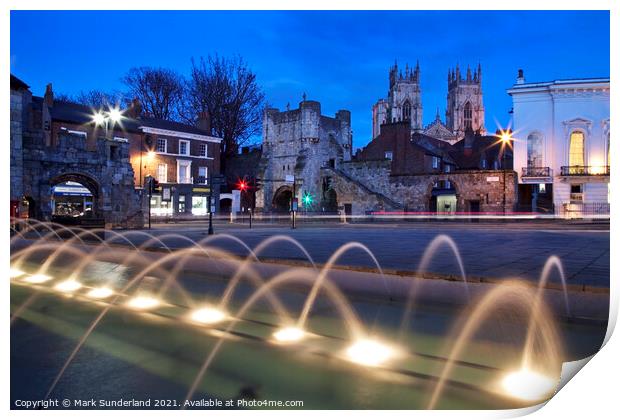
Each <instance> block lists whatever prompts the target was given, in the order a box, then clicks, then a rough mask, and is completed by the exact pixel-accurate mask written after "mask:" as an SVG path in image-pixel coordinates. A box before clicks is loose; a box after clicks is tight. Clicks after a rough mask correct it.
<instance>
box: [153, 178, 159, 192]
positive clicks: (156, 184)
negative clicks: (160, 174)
mask: <svg viewBox="0 0 620 420" xmlns="http://www.w3.org/2000/svg"><path fill="white" fill-rule="evenodd" d="M158 191H159V181H158V180H156V179H155V178H151V193H154V192H158Z"/></svg>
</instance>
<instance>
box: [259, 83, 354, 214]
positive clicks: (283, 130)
mask: <svg viewBox="0 0 620 420" xmlns="http://www.w3.org/2000/svg"><path fill="white" fill-rule="evenodd" d="M351 146H352V134H351V113H350V112H349V111H347V110H340V111H338V112H336V115H335V116H334V117H328V116H325V115H322V114H321V104H320V103H319V102H316V101H310V100H306V97H305V94H304V98H303V101H302V102H300V103H299V108H297V109H292V110H291V109H287V110H286V111H280V110H278V109H275V108H269V109H266V110H265V111H264V115H263V143H262V157H261V161H260V162H261V163H260V168H259V170H258V178H259V179H260V182H261V183H262V188H261V189H260V190H259V191H258V193H257V196H256V209H257V210H259V211H260V210H262V211H266V212H272V211H275V212H287V211H289V209H290V208H291V205H292V203H293V202H294V201H295V200H297V203H299V209H301V208H302V206H304V205H305V208H306V210H310V211H317V210H321V209H324V208H326V207H330V205H331V204H330V203H331V201H330V198H329V197H328V196H326V195H325V192H326V188H325V186H324V185H323V184H322V179H321V176H320V169H321V168H322V167H329V168H334V169H338V168H339V167H340V166H341V165H342V163H343V162H345V161H349V160H351ZM303 197H311V199H310V200H308V199H306V200H302V199H303Z"/></svg>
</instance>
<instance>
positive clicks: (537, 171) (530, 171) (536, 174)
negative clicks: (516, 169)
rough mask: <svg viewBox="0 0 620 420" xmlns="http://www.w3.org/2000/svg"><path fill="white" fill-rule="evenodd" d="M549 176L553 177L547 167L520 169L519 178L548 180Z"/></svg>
mask: <svg viewBox="0 0 620 420" xmlns="http://www.w3.org/2000/svg"><path fill="white" fill-rule="evenodd" d="M551 176H553V171H552V170H551V168H550V167H548V166H539V167H535V166H528V167H526V168H521V177H523V178H550V177H551Z"/></svg>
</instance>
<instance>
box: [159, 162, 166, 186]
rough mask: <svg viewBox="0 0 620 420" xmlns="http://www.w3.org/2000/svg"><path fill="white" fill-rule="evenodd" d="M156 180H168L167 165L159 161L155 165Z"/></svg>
mask: <svg viewBox="0 0 620 420" xmlns="http://www.w3.org/2000/svg"><path fill="white" fill-rule="evenodd" d="M157 180H158V181H159V182H163V183H166V182H168V165H167V164H165V163H160V164H159V165H157Z"/></svg>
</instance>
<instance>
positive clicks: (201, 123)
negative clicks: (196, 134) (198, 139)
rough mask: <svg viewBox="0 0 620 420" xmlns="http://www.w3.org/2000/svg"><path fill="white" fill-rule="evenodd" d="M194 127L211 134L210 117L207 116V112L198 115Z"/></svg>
mask: <svg viewBox="0 0 620 420" xmlns="http://www.w3.org/2000/svg"><path fill="white" fill-rule="evenodd" d="M196 126H197V127H198V128H199V129H201V130H204V131H206V132H208V133H209V134H211V115H209V111H202V112H200V113H198V122H197V124H196Z"/></svg>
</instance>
